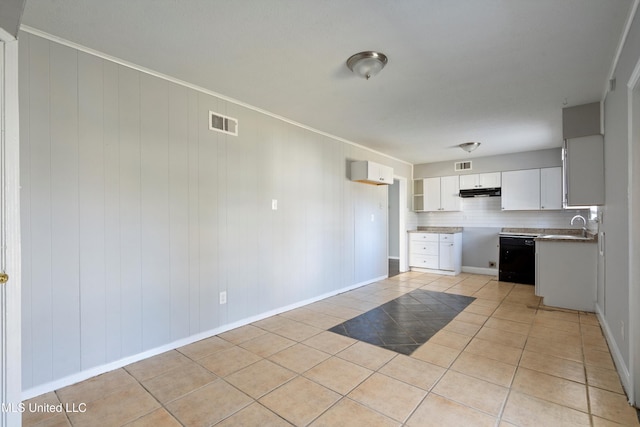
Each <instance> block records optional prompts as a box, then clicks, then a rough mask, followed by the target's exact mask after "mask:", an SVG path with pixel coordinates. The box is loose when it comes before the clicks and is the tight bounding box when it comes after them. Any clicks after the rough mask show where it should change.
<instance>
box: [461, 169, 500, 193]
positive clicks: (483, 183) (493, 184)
mask: <svg viewBox="0 0 640 427" xmlns="http://www.w3.org/2000/svg"><path fill="white" fill-rule="evenodd" d="M500 183H501V173H500V172H491V173H479V174H478V173H476V174H471V175H460V190H473V189H475V188H498V187H500Z"/></svg>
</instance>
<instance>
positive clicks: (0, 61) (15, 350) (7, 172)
mask: <svg viewBox="0 0 640 427" xmlns="http://www.w3.org/2000/svg"><path fill="white" fill-rule="evenodd" d="M0 124H1V132H0V135H1V136H0V187H1V188H0V189H1V190H2V191H1V192H0V279H2V278H4V279H7V278H8V280H6V282H5V280H0V282H4V283H0V313H3V316H0V378H2V385H1V386H2V387H1V388H0V402H2V404H3V407H2V411H0V426H3V427H4V426H19V425H20V423H21V420H22V417H21V413H20V411H19V408H18V404H19V403H20V401H21V396H20V394H21V382H20V376H21V368H20V333H21V332H20V201H19V185H20V184H19V171H20V168H19V160H20V159H19V138H18V128H19V122H18V42H17V41H15V40H14V41H11V42H6V43H3V42H0Z"/></svg>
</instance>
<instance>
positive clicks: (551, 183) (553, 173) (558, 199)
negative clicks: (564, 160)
mask: <svg viewBox="0 0 640 427" xmlns="http://www.w3.org/2000/svg"><path fill="white" fill-rule="evenodd" d="M540 209H543V210H550V209H562V168H561V167H555V168H542V169H540Z"/></svg>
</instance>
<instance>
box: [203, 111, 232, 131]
mask: <svg viewBox="0 0 640 427" xmlns="http://www.w3.org/2000/svg"><path fill="white" fill-rule="evenodd" d="M209 130H215V131H217V132H222V133H226V134H228V135H233V136H238V119H234V118H232V117H227V116H223V115H222V114H218V113H214V112H213V111H209Z"/></svg>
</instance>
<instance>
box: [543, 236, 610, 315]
mask: <svg viewBox="0 0 640 427" xmlns="http://www.w3.org/2000/svg"><path fill="white" fill-rule="evenodd" d="M597 248H598V245H597V243H591V242H588V243H587V242H561V241H560V242H559V241H545V240H540V239H538V240H536V295H538V296H541V297H543V298H544V304H545V305H548V306H551V307H560V308H568V309H571V310H582V311H590V312H593V311H595V307H596V287H597V277H598V272H597V265H598V249H597Z"/></svg>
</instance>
